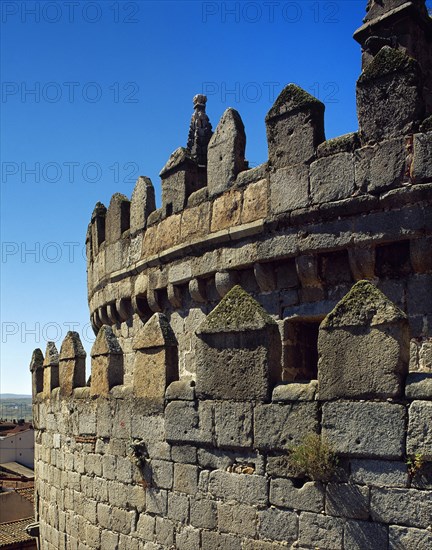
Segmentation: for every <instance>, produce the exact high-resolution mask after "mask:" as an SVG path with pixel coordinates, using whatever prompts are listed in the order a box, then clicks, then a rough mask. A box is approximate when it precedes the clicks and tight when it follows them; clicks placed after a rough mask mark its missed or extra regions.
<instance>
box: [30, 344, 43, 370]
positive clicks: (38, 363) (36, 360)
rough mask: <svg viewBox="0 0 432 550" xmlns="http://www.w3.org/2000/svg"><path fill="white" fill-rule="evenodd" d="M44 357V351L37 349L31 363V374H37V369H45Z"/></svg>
mask: <svg viewBox="0 0 432 550" xmlns="http://www.w3.org/2000/svg"><path fill="white" fill-rule="evenodd" d="M43 363H44V356H43V353H42V350H40V349H39V348H36V349H35V350H34V351H33V353H32V358H31V361H30V372H35V371H36V370H37V369H41V368H43Z"/></svg>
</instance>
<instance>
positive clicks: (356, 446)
mask: <svg viewBox="0 0 432 550" xmlns="http://www.w3.org/2000/svg"><path fill="white" fill-rule="evenodd" d="M405 418H406V410H405V407H404V406H402V405H393V404H390V403H364V402H361V403H355V402H343V401H338V402H334V403H324V405H323V420H322V433H323V435H324V436H325V437H326V438H327V439H328V441H329V442H330V444H331V445H332V447H333V449H334V451H335V452H336V453H339V454H342V455H346V456H353V457H368V458H388V459H400V458H401V457H402V455H403V453H404V438H405Z"/></svg>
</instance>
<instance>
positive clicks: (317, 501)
mask: <svg viewBox="0 0 432 550" xmlns="http://www.w3.org/2000/svg"><path fill="white" fill-rule="evenodd" d="M324 492H325V491H324V488H323V486H322V485H321V484H320V483H317V482H314V481H308V482H306V483H305V484H304V485H303V486H302V487H300V488H297V487H295V485H294V483H293V482H292V480H290V479H272V480H271V482H270V503H271V504H273V505H274V506H280V507H282V508H290V509H292V510H302V511H307V512H317V513H322V512H323V510H324Z"/></svg>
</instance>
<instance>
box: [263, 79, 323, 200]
mask: <svg viewBox="0 0 432 550" xmlns="http://www.w3.org/2000/svg"><path fill="white" fill-rule="evenodd" d="M324 109H325V107H324V104H323V103H321V101H319V100H318V99H316V98H315V97H313V96H311V95H310V94H309V93H307V92H306V91H305V90H302V88H300V87H299V86H296V85H295V84H288V86H286V87H285V88H284V89H283V90H282V92H281V93H280V94H279V96H278V97H277V99H276V101H275V103H274V105H273V107H272V108H271V109H270V111H269V112H268V114H267V116H266V119H265V122H266V129H267V142H268V150H269V166H270V167H271V168H276V169H278V168H284V167H286V166H293V165H295V164H301V163H305V162H306V163H307V162H309V161H310V160H311V159H313V158H314V156H315V154H316V149H317V147H318V145H319V144H320V143H322V142H323V141H325V136H324ZM287 192H289V189H287Z"/></svg>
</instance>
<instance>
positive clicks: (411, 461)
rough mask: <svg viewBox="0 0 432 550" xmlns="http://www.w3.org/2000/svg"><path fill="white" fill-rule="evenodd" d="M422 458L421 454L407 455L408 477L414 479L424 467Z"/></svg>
mask: <svg viewBox="0 0 432 550" xmlns="http://www.w3.org/2000/svg"><path fill="white" fill-rule="evenodd" d="M424 462H425V460H424V456H423V454H422V453H414V454H412V455H409V456H408V457H407V460H406V464H407V466H408V475H409V476H410V477H411V478H412V477H414V476H415V475H416V474H417V473H418V472H419V471H420V470H421V469H422V468H423V465H424Z"/></svg>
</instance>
